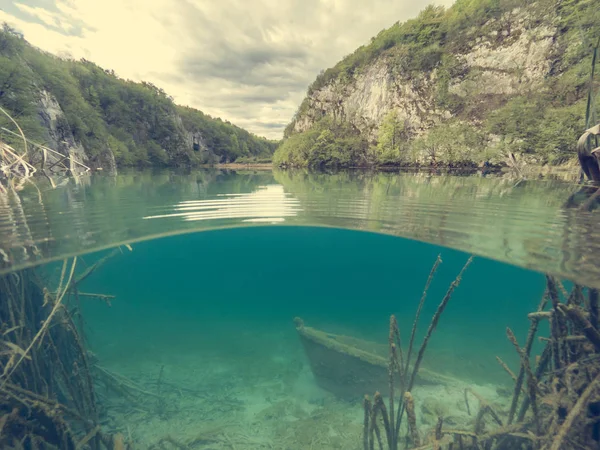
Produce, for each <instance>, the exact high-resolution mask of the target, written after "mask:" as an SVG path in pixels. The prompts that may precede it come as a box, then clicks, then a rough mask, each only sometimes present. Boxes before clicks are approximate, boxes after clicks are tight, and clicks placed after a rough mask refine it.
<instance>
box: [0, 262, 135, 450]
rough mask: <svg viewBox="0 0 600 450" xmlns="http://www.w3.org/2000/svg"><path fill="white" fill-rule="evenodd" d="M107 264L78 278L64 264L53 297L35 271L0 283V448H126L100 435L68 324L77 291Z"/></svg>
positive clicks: (88, 379) (80, 350)
mask: <svg viewBox="0 0 600 450" xmlns="http://www.w3.org/2000/svg"><path fill="white" fill-rule="evenodd" d="M107 258H108V257H107ZM107 258H103V259H102V260H100V261H99V262H97V263H96V264H95V265H93V266H91V267H89V268H88V269H86V270H85V271H84V272H83V273H82V274H80V275H77V274H76V267H77V261H78V259H77V257H74V258H73V259H72V260H71V261H68V260H64V261H63V264H62V268H61V271H60V277H59V280H58V285H57V287H56V289H54V290H51V289H49V288H48V287H46V283H45V282H44V281H45V280H44V279H43V278H42V277H41V276H40V274H39V272H38V271H36V270H35V269H25V270H22V271H20V272H13V273H10V274H7V275H3V276H2V277H0V447H1V448H40V449H53V448H57V449H69V450H70V449H85V448H89V449H93V450H96V449H97V450H100V449H115V450H116V449H125V448H126V445H125V443H124V440H123V438H122V436H120V435H115V436H111V435H109V434H106V433H104V432H102V430H101V427H100V424H99V414H98V404H97V398H96V394H95V390H94V383H93V378H92V373H91V363H90V360H89V354H88V352H87V350H86V346H85V342H84V339H83V336H82V334H81V325H78V324H76V318H77V317H80V316H78V314H79V303H80V302H79V290H78V285H79V283H80V282H81V281H83V280H84V279H86V278H87V277H88V276H89V275H91V274H92V273H93V272H94V270H95V269H96V268H97V267H99V265H101V264H102V263H103V262H104V261H105V260H106V259H107ZM86 295H88V296H89V295H94V294H86Z"/></svg>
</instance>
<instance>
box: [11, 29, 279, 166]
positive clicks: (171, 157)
mask: <svg viewBox="0 0 600 450" xmlns="http://www.w3.org/2000/svg"><path fill="white" fill-rule="evenodd" d="M0 106H2V108H4V109H5V110H7V111H8V112H9V114H10V115H12V116H13V117H14V118H15V119H16V120H17V122H18V123H19V125H20V126H21V127H22V128H23V131H24V132H25V134H26V135H27V137H28V138H29V139H31V140H32V141H35V142H39V143H41V144H44V145H47V146H49V147H51V148H53V149H56V150H58V151H59V152H61V153H63V154H65V155H66V154H68V153H69V152H73V153H74V154H75V155H77V157H78V158H79V159H80V160H81V161H83V162H85V163H86V164H87V165H89V166H91V167H93V168H99V167H102V168H104V169H107V170H112V171H114V170H116V167H117V166H135V165H153V166H194V165H198V164H203V163H219V162H233V161H236V160H239V159H240V158H244V159H258V160H260V159H270V158H271V156H272V154H273V151H274V150H275V148H276V145H277V143H276V142H275V141H271V140H268V139H265V138H262V137H258V136H256V135H254V134H252V133H249V132H248V131H246V130H243V129H242V128H239V127H237V126H235V125H232V124H231V123H229V122H226V121H222V120H221V119H218V118H212V117H210V116H209V115H207V114H204V113H202V112H201V111H198V110H196V109H193V108H189V107H183V106H178V105H176V104H175V103H174V102H173V99H172V98H171V97H169V96H168V95H167V94H166V93H165V92H164V91H162V90H161V89H159V88H157V87H156V86H154V85H152V84H150V83H136V82H132V81H128V80H127V81H126V80H123V79H120V78H118V77H117V76H115V74H114V72H113V71H110V70H104V69H102V68H101V67H99V66H97V65H95V64H94V63H92V62H89V61H85V60H82V61H73V60H66V59H61V58H58V57H56V56H53V55H50V54H49V53H45V52H42V51H41V50H39V49H36V48H34V47H32V46H31V45H29V44H28V43H27V42H26V41H25V39H24V38H23V36H21V35H19V33H17V32H15V31H14V30H12V29H10V27H8V26H7V25H4V27H3V29H2V30H1V31H0ZM0 127H4V128H7V129H9V130H14V126H13V124H12V123H10V121H9V120H8V119H7V118H6V117H4V116H3V115H1V117H0ZM0 138H1V139H3V140H5V141H8V142H11V141H13V139H14V137H12V136H11V135H10V134H8V133H3V132H2V130H0Z"/></svg>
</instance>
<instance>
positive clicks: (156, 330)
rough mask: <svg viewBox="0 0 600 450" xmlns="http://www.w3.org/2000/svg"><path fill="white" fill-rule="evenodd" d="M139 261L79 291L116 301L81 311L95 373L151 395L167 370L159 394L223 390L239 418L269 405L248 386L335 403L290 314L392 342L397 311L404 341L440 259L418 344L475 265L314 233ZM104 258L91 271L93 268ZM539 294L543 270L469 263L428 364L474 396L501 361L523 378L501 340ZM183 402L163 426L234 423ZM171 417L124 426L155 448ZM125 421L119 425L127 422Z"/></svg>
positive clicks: (453, 254)
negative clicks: (167, 386)
mask: <svg viewBox="0 0 600 450" xmlns="http://www.w3.org/2000/svg"><path fill="white" fill-rule="evenodd" d="M132 250H133V251H132V252H129V251H127V250H124V252H123V253H122V254H120V255H118V256H116V257H114V258H113V259H111V260H109V261H108V262H107V263H106V264H105V265H103V266H102V267H101V268H100V269H98V271H96V272H95V273H94V275H93V276H92V277H90V278H89V279H88V280H87V281H86V282H85V284H84V285H82V286H81V290H82V291H86V292H96V293H104V294H111V295H115V296H116V299H114V300H113V301H112V306H111V307H107V306H106V305H105V304H103V303H101V302H99V301H97V300H91V299H90V300H85V303H84V314H83V316H84V317H85V319H86V323H87V330H88V339H89V344H90V348H91V350H92V351H94V352H95V353H96V354H97V356H98V358H99V361H100V362H101V364H102V365H103V366H105V367H108V368H111V369H112V370H115V371H117V372H119V373H121V374H125V375H126V376H129V377H131V378H132V379H133V380H137V382H139V383H141V384H142V385H145V386H148V389H153V387H151V386H154V385H155V384H156V380H157V379H158V377H159V374H160V373H161V370H162V372H163V373H162V375H160V377H161V378H162V379H164V380H166V381H165V383H166V382H171V383H174V385H180V386H182V387H185V386H188V387H189V386H193V389H194V390H199V391H202V392H204V390H205V389H206V390H207V392H208V391H210V390H211V389H212V390H216V391H217V392H221V390H222V389H223V386H229V388H228V389H229V390H227V392H229V394H228V395H230V396H232V397H233V398H232V399H230V400H231V401H234V402H235V405H236V407H235V410H234V413H231V414H242V415H244V414H246V415H244V417H247V415H248V414H249V415H250V417H254V418H255V420H256V417H262V416H260V412H261V411H262V410H263V409H266V408H267V407H266V406H265V405H263V404H262V403H263V402H264V401H266V400H265V398H267V397H268V395H267V394H264V393H260V392H259V393H258V394H257V393H256V392H255V394H256V396H252V395H250V394H248V393H246V392H245V391H244V388H243V387H249V386H263V385H264V386H269V385H270V384H272V383H275V384H277V383H282V386H283V387H282V388H281V389H282V391H281V392H279V395H280V396H281V397H282V398H285V399H286V401H289V402H292V403H294V402H298V404H302V402H303V401H305V402H306V401H308V404H309V405H313V404H314V402H317V404H319V405H322V404H324V403H323V402H325V401H326V400H324V399H327V398H330V399H331V401H334V399H333V397H331V396H330V395H329V393H327V392H326V391H323V390H321V389H319V388H318V387H317V385H316V383H315V380H314V379H313V378H312V374H311V373H310V368H309V364H308V360H307V358H306V355H305V354H304V352H303V349H302V346H301V343H300V340H299V338H298V336H297V334H296V331H295V329H294V325H293V322H292V319H293V318H294V317H296V316H299V317H301V318H302V319H304V321H305V322H306V323H307V325H310V326H312V327H316V328H319V329H322V330H325V331H328V332H334V333H341V334H346V335H351V336H354V337H359V338H364V339H367V340H370V341H376V342H380V343H384V344H385V343H386V341H387V327H388V320H389V316H390V314H396V315H397V317H398V320H399V323H400V328H401V330H402V333H403V335H404V338H405V339H407V338H408V335H409V328H410V326H411V325H412V320H413V316H414V312H415V310H416V307H417V303H418V301H419V299H420V297H421V293H422V290H423V286H424V284H425V281H426V279H427V276H428V274H429V271H430V268H431V266H432V264H433V262H434V261H435V259H436V257H437V255H438V254H441V256H442V260H443V263H442V264H441V266H440V268H439V270H438V273H437V276H436V277H435V279H434V281H433V283H432V285H431V288H430V290H429V295H428V298H427V301H426V303H425V306H424V309H423V313H422V320H421V325H420V328H419V340H418V343H419V344H420V341H421V336H422V335H423V333H424V331H425V329H426V327H427V325H428V324H429V320H430V319H431V317H432V315H433V313H434V311H435V309H436V308H437V305H438V304H439V302H440V300H441V299H442V297H443V295H444V294H445V292H446V290H447V288H448V286H449V284H450V283H451V282H452V280H453V279H454V278H455V277H456V275H457V274H458V272H459V271H460V269H461V267H462V265H463V264H464V263H465V261H466V260H467V258H468V255H467V254H465V253H462V252H458V251H452V250H448V249H445V248H442V247H438V246H434V245H430V244H425V243H420V242H416V241H411V240H406V239H401V238H396V237H390V236H384V235H379V234H373V233H367V232H356V231H348V230H341V229H323V228H310V227H285V228H283V227H282V228H277V227H268V226H267V227H262V228H241V229H233V230H221V231H212V232H203V233H197V234H190V235H184V236H176V237H169V238H164V239H158V240H154V241H149V242H144V243H139V244H137V245H135V246H134V247H133V249H132ZM98 256H101V255H88V256H85V257H83V260H84V262H85V264H88V265H89V264H91V263H93V261H94V260H95V259H96V258H97V257H98ZM544 288H545V279H544V277H543V276H542V275H541V274H539V273H535V272H530V271H527V270H523V269H520V268H516V267H513V266H508V265H505V264H502V263H498V262H494V261H491V260H487V259H484V258H475V260H474V261H473V263H472V265H471V266H470V267H469V268H468V269H467V272H466V273H465V275H464V278H463V281H462V283H461V285H460V286H459V287H458V288H457V289H456V291H455V293H454V295H453V297H452V299H451V301H450V303H449V305H448V307H447V309H446V311H445V313H444V315H443V316H442V318H441V321H440V323H439V325H438V328H437V330H436V331H435V332H434V335H433V337H432V339H431V342H430V347H429V349H428V351H427V353H426V356H425V361H424V364H425V365H426V366H428V367H430V368H433V369H435V370H437V371H440V372H443V373H447V374H451V375H455V376H457V377H459V378H461V379H463V380H465V382H466V383H468V384H469V385H471V384H472V385H487V384H493V385H498V386H510V383H511V380H510V378H509V376H508V375H507V374H506V373H505V372H504V371H503V370H502V369H501V368H500V366H499V365H498V363H497V362H496V359H495V357H496V356H500V357H501V358H502V359H503V360H504V361H506V362H507V363H508V364H509V365H511V366H512V367H513V370H518V363H517V358H516V355H515V352H514V349H513V348H512V346H511V345H510V343H509V342H508V341H507V339H506V338H505V330H506V327H507V326H509V327H511V328H512V329H513V330H514V331H515V332H516V334H517V338H518V339H520V340H521V342H524V339H525V333H526V330H527V327H528V321H527V317H526V315H527V313H529V312H531V311H534V310H535V308H536V307H537V303H538V302H539V300H540V298H541V295H542V294H543V291H544ZM405 342H406V341H405ZM161 368H162V369H161ZM240 386H241V387H240ZM257 389H258V388H257ZM258 391H260V389H258ZM261 392H262V391H261ZM364 394H365V393H364V392H360V393H357V396H358V397H360V396H362V395H364ZM371 394H372V393H371ZM185 395H186V394H184V396H185ZM206 395H208V394H206ZM228 398H229V397H228ZM307 399H308V400H307ZM315 399H316V400H315ZM181 401H182V400H181V399H180V398H178V397H176V396H175V397H174V398H173V399H172V402H173V404H172V405H171V408H172V409H173V411H174V412H171V413H170V415H169V417H170V419H169V420H171V421H176V423H179V422H177V421H180V420H183V419H182V418H181V417H183V416H185V417H188V418H189V417H191V418H190V419H189V420H191V423H193V422H194V420H198V418H199V417H201V418H202V420H203V421H208V423H213V422H214V423H217V424H218V423H220V421H223V420H225V421H226V422H227V420H229V419H231V418H229V419H224V418H223V417H221V415H219V414H216V415H215V414H213V415H211V414H209V413H207V415H206V414H205V415H202V412H201V411H200V410H201V408H200V407H194V408H193V410H194V411H191V412H190V411H187V412H186V410H185V409H183V412H182V410H181V406H177V405H178V404H179V403H181ZM268 404H270V403H268ZM336 405H337V406H336V407H335V408H334V407H332V408H331V410H335V411H338V410H340V408H342V409H343V408H347V409H348V411H349V412H347V414H350V415H352V411H354V412H355V413H356V414H357V417H354V418H353V420H355V421H358V420H359V419H360V412H361V408H360V406H359V405H358V406H357V405H350V404H344V403H343V402H342V403H341V405H342V406H340V404H337V403H336ZM299 407H300V406H299ZM255 409H257V411H254V410H255ZM177 411H179V412H177ZM226 416H227V414H226ZM194 417H196V419H194ZM115 420H117V419H115ZM157 420H158V419H157ZM169 420H166V421H165V420H162V421H159V422H158V424H159V425H155V426H153V427H152V430H151V431H148V430H147V429H145V428H144V427H143V426H140V425H139V424H138V426H140V428H139V429H138V431H135V430H136V425H135V424H136V422H135V420H134V421H133V422H132V424H131V425H130V428H131V427H133V429H134V431H135V433H134V434H136V436H134V437H137V438H138V439H142V440H144V439H146V438H148V439H149V440H150V441H151V440H152V439H150V437H153V438H155V439H158V436H159V434H160V433H159V432H158V430H161V432H163V433H167V432H168V430H169V429H170V426H169V425H168V423H169ZM118 421H119V423H121V425H122V418H119V420H118ZM146 421H147V420H146ZM250 422H252V421H250ZM259 422H260V423H262V424H263V426H266V425H265V423H267V424H268V423H269V421H268V420H267V421H266V422H265V421H264V420H263V419H260V420H259ZM357 423H359V422H357ZM205 424H206V423H205ZM115 426H117V427H118V425H116V423H115ZM189 426H190V427H191V428H192V429H194V427H193V425H189ZM171 427H172V425H171ZM163 428H164V429H163ZM267 428H268V427H267ZM153 433H157V434H156V436H154V435H153ZM186 433H188V434H189V433H190V431H186ZM184 434H185V433H184ZM267 434H268V433H267ZM248 448H250V447H248ZM290 448H302V447H290ZM323 448H329V447H323ZM331 448H337V447H335V446H333V447H331Z"/></svg>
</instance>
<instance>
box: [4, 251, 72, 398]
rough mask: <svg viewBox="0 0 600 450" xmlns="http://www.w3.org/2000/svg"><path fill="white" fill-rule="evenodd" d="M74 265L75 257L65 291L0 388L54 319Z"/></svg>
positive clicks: (63, 293)
mask: <svg viewBox="0 0 600 450" xmlns="http://www.w3.org/2000/svg"><path fill="white" fill-rule="evenodd" d="M76 265H77V257H76V256H75V257H74V258H73V264H72V265H71V271H70V273H69V279H68V281H67V287H65V289H64V290H63V292H62V293H61V295H60V296H59V297H58V298H57V299H56V301H55V303H54V306H53V308H52V310H51V311H50V314H49V315H48V317H47V318H46V320H45V321H44V323H43V324H42V327H41V328H40V329H39V331H38V332H37V333H36V335H35V336H34V338H33V339H32V340H31V343H30V344H29V346H28V347H27V349H26V350H25V351H24V352H23V353H22V354H21V357H20V359H19V360H18V361H17V362H16V363H15V364H14V365H13V366H12V368H11V369H10V372H9V373H8V375H6V378H5V379H4V381H3V382H2V384H1V385H0V387H4V385H5V384H6V383H7V381H8V380H9V379H10V377H11V375H12V374H13V373H14V372H15V370H17V368H18V367H19V365H20V364H21V363H22V362H23V360H24V359H25V358H26V357H27V354H28V353H29V352H30V351H31V349H32V348H33V346H34V345H35V344H36V343H37V341H38V340H39V339H40V338H41V337H42V336H43V335H44V333H45V332H46V330H47V329H48V326H49V325H50V322H51V321H52V318H53V317H54V315H55V314H56V312H57V311H58V309H59V307H60V306H61V302H62V299H63V297H64V296H65V294H66V293H67V290H68V286H69V283H70V282H71V279H72V278H73V273H74V272H75V266H76Z"/></svg>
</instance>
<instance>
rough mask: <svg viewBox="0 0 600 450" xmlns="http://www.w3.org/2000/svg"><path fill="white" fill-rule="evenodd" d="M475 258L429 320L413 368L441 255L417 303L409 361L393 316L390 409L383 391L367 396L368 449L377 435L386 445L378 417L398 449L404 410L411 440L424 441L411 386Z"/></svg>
mask: <svg viewBox="0 0 600 450" xmlns="http://www.w3.org/2000/svg"><path fill="white" fill-rule="evenodd" d="M472 261H473V257H470V258H469V259H468V260H467V262H466V263H465V265H464V266H463V268H462V269H461V271H460V272H459V274H458V276H457V277H456V279H455V280H454V281H453V282H452V283H451V284H450V287H449V288H448V290H447V292H446V295H444V297H443V299H442V301H441V302H440V304H439V306H438V308H437V310H436V312H435V314H434V315H433V318H432V319H431V323H430V324H429V328H428V329H427V332H426V334H425V337H424V339H423V342H422V344H421V347H420V348H419V352H418V353H417V358H416V361H415V362H414V364H413V365H412V370H410V369H411V367H410V355H411V353H412V350H413V345H414V338H415V333H416V328H417V324H418V321H419V318H420V315H421V310H422V308H423V304H424V303H425V299H426V297H427V291H428V290H429V286H430V284H431V281H432V279H433V277H434V276H435V273H436V271H437V268H438V266H439V264H440V263H441V258H440V256H438V257H437V259H436V261H435V263H434V264H433V267H432V268H431V272H430V273H429V277H428V278H427V282H426V284H425V289H424V290H423V295H422V296H421V300H420V302H419V305H418V307H417V312H416V314H415V320H414V323H413V327H412V331H411V337H410V342H409V344H408V353H407V358H406V361H404V356H403V351H402V341H401V338H400V330H399V328H398V322H397V320H396V317H395V316H394V315H392V316H391V317H390V331H389V340H388V341H389V349H390V357H389V366H388V376H389V393H390V395H389V410H388V409H386V406H385V403H384V401H383V397H382V396H381V394H380V393H379V392H376V393H375V395H374V397H373V403H371V401H370V400H369V398H368V396H365V400H364V403H363V406H364V430H363V439H364V440H363V445H364V448H365V450H369V449H373V448H374V446H375V439H377V442H378V444H379V447H380V448H381V449H383V444H382V440H381V432H380V430H379V425H378V423H377V422H378V418H381V420H382V421H383V425H384V429H385V435H386V438H387V446H388V448H389V450H396V449H397V448H398V444H399V438H400V426H401V424H402V419H403V417H404V411H406V416H407V420H408V429H409V432H410V440H411V441H412V443H413V445H415V446H417V447H418V446H419V445H420V442H421V440H420V437H419V432H418V430H417V425H416V423H417V421H416V416H415V410H414V401H413V397H412V394H411V390H412V388H413V386H414V383H415V379H416V377H417V373H418V372H419V368H420V366H421V363H422V361H423V356H424V355H425V351H426V350H427V344H428V343H429V340H430V339H431V335H432V334H433V332H434V330H435V328H436V327H437V324H438V322H439V320H440V317H441V315H442V314H443V312H444V310H445V309H446V306H447V305H448V302H449V301H450V298H451V297H452V294H453V292H454V290H455V289H456V288H457V287H458V285H459V284H460V282H461V280H462V276H463V274H464V272H465V270H466V269H467V267H469V265H470V264H471V262H472ZM396 379H398V384H399V388H400V389H399V391H400V394H401V396H400V398H399V401H398V406H397V409H396V411H397V414H395V410H394V408H395V392H394V387H395V385H396Z"/></svg>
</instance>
